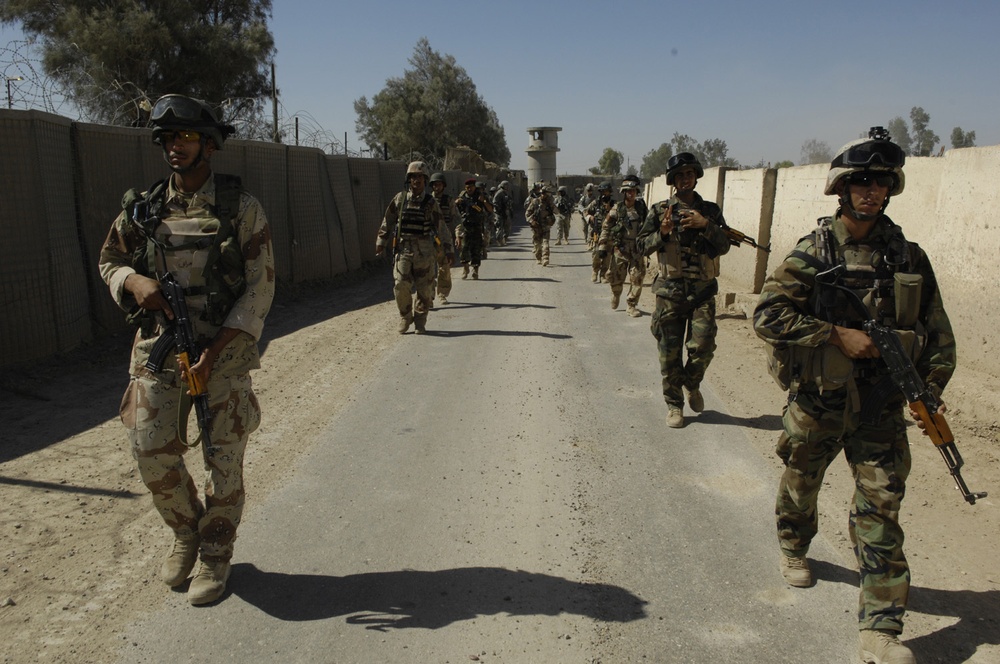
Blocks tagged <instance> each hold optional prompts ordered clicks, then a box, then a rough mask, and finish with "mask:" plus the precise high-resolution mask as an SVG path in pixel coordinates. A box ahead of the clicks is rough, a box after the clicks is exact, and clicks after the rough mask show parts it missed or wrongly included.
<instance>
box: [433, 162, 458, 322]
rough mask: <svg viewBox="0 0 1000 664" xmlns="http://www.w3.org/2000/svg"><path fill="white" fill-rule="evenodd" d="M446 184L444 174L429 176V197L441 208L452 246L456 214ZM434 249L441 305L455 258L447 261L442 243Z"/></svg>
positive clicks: (437, 288)
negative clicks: (432, 197) (446, 190)
mask: <svg viewBox="0 0 1000 664" xmlns="http://www.w3.org/2000/svg"><path fill="white" fill-rule="evenodd" d="M447 184H448V183H447V182H446V181H445V178H444V173H435V174H434V175H432V176H431V195H432V196H434V200H435V201H436V202H437V204H438V207H439V208H441V217H442V218H443V219H444V225H445V226H446V227H447V228H448V237H449V238H450V239H451V242H452V245H453V246H454V243H455V222H456V220H457V219H458V212H457V211H456V210H455V201H454V199H453V198H452V197H451V196H450V195H449V194H448V193H447V192H445V190H444V189H445V187H446V186H447ZM434 247H435V250H436V253H437V262H438V270H437V280H436V282H435V283H436V284H437V285H436V290H437V299H438V300H440V301H441V304H448V296H449V295H451V265H452V263H453V262H454V260H455V256H454V254H452V256H451V260H449V259H448V254H447V253H445V243H444V242H443V241H437V242H435V243H434Z"/></svg>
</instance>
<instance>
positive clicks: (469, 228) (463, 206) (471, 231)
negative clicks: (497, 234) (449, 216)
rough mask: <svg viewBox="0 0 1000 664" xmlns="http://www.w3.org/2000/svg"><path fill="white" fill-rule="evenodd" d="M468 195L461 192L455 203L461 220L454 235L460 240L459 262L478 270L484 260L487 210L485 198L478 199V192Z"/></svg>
mask: <svg viewBox="0 0 1000 664" xmlns="http://www.w3.org/2000/svg"><path fill="white" fill-rule="evenodd" d="M474 196H475V198H473V195H470V194H469V192H467V191H463V192H462V193H461V194H459V196H458V198H457V199H456V201H455V207H456V208H457V210H458V214H459V216H460V218H461V220H462V221H461V223H460V224H459V225H458V227H457V229H456V234H457V235H458V237H459V238H461V239H462V251H461V260H462V264H463V265H465V266H466V269H468V266H470V265H471V266H472V267H474V268H478V267H479V266H480V264H481V263H482V262H483V259H484V258H486V248H485V246H484V242H483V237H484V233H485V232H486V222H487V219H488V215H489V210H488V209H487V208H486V207H485V206H484V205H483V203H484V202H486V201H485V198H480V192H479V191H478V190H476V193H475V194H474Z"/></svg>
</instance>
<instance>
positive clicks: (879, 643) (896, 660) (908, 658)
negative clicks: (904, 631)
mask: <svg viewBox="0 0 1000 664" xmlns="http://www.w3.org/2000/svg"><path fill="white" fill-rule="evenodd" d="M861 661H862V662H865V664H917V658H916V657H914V656H913V651H912V650H910V649H909V648H907V647H906V646H904V645H903V644H902V643H900V642H899V636H898V635H897V634H896V633H895V632H890V631H888V630H884V629H863V630H861Z"/></svg>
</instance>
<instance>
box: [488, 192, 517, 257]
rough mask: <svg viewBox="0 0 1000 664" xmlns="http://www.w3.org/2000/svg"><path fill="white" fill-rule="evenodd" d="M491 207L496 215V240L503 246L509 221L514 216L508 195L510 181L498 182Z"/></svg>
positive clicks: (508, 228) (509, 225)
mask: <svg viewBox="0 0 1000 664" xmlns="http://www.w3.org/2000/svg"><path fill="white" fill-rule="evenodd" d="M493 209H494V214H496V217H497V241H498V243H499V244H500V246H501V247H503V246H506V244H507V238H508V237H510V230H511V221H512V220H513V218H514V199H512V198H511V196H510V182H508V181H507V180H504V181H503V182H501V183H500V187H499V188H498V189H497V193H496V195H495V196H494V197H493Z"/></svg>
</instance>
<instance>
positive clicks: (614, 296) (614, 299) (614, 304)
mask: <svg viewBox="0 0 1000 664" xmlns="http://www.w3.org/2000/svg"><path fill="white" fill-rule="evenodd" d="M621 301H622V294H621V293H611V308H612V309H617V308H618V304H619V303H620V302H621Z"/></svg>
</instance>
